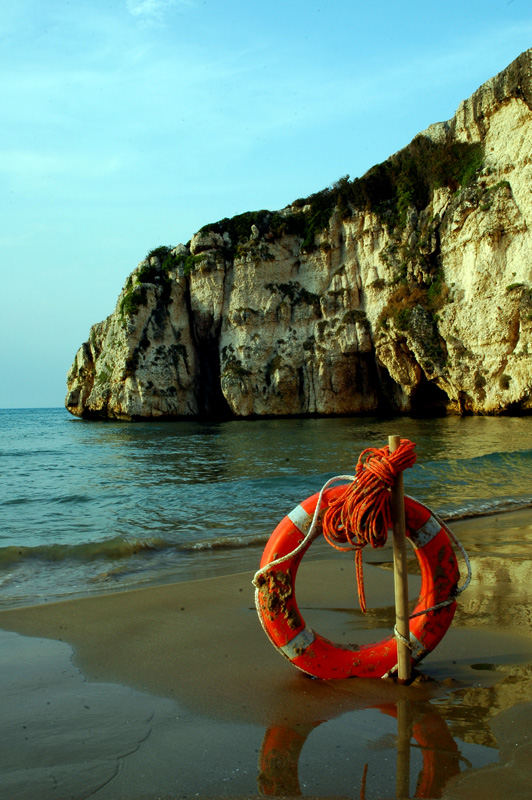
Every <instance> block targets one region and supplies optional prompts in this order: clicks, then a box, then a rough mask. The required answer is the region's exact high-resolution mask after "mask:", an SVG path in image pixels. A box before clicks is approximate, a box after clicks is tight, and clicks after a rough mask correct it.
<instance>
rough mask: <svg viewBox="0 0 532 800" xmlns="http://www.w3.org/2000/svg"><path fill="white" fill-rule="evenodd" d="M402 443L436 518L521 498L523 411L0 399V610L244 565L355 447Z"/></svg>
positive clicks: (527, 469) (525, 488)
mask: <svg viewBox="0 0 532 800" xmlns="http://www.w3.org/2000/svg"><path fill="white" fill-rule="evenodd" d="M391 434H398V435H400V436H401V437H402V438H407V439H410V440H411V441H413V442H415V443H416V452H417V459H418V460H417V463H416V465H415V466H414V467H413V468H412V469H410V470H408V471H407V473H405V478H404V480H405V489H406V491H407V493H408V494H411V495H412V496H414V497H416V498H418V499H419V500H421V501H422V502H423V503H425V504H426V505H429V506H430V507H431V508H432V509H433V510H434V511H436V512H437V513H439V514H441V515H442V516H445V517H446V518H448V519H453V518H459V517H463V516H475V515H479V514H483V513H486V512H502V511H505V510H507V509H512V508H519V507H524V506H527V505H530V504H531V503H532V482H531V479H530V475H531V467H532V417H501V418H490V417H466V418H459V417H445V418H438V419H411V418H395V419H380V418H375V417H361V418H360V417H359V418H354V417H349V418H347V417H345V418H319V419H266V420H261V419H257V420H249V421H248V420H246V421H227V422H197V421H189V422H153V421H152V422H138V423H118V422H103V421H102V422H95V421H84V420H80V419H76V418H74V417H72V416H70V415H69V414H68V412H66V411H65V410H64V409H61V408H53V409H7V410H0V466H1V482H0V607H6V606H12V605H21V604H30V603H42V602H48V601H51V600H56V599H59V598H63V597H69V596H76V595H78V596H79V595H85V594H90V593H93V592H108V591H113V590H117V589H126V588H135V587H140V586H145V585H149V584H153V583H160V582H168V581H182V580H188V579H193V578H205V577H209V576H211V575H220V574H228V573H232V572H240V571H249V573H250V576H251V575H252V574H253V572H254V571H255V569H256V568H257V566H258V562H259V560H260V555H261V552H262V549H263V547H264V544H265V542H266V541H267V539H268V537H269V535H270V533H271V531H272V530H273V528H274V527H275V526H276V524H277V523H278V522H279V521H280V520H281V519H282V518H283V517H284V516H285V514H286V513H287V512H288V511H290V510H291V509H292V508H293V507H294V506H296V505H297V504H298V503H299V502H300V501H301V500H303V499H305V498H306V497H308V496H309V495H311V494H313V493H314V492H316V491H318V490H319V489H320V488H321V486H322V485H323V484H324V483H325V481H326V480H328V479H329V478H331V477H332V476H333V475H337V474H352V473H353V472H354V469H355V465H356V462H357V459H358V456H359V454H360V452H361V451H362V450H364V449H365V448H367V447H382V446H383V445H385V444H386V443H387V440H388V436H389V435H391Z"/></svg>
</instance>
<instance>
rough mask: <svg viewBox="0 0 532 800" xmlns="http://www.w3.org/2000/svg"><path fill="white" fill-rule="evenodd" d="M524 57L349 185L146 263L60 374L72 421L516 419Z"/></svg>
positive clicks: (526, 212) (528, 395)
mask: <svg viewBox="0 0 532 800" xmlns="http://www.w3.org/2000/svg"><path fill="white" fill-rule="evenodd" d="M531 73H532V50H529V51H527V52H525V53H523V54H522V55H521V56H520V57H519V58H518V59H517V60H516V61H515V62H513V63H512V64H511V65H510V66H509V67H508V68H507V69H506V70H504V71H503V72H502V73H500V74H499V75H497V76H496V77H495V78H493V79H491V80H490V81H488V82H487V83H486V84H484V85H483V86H482V87H481V88H480V89H478V91H477V92H475V94H474V95H473V96H472V97H471V98H469V100H466V101H465V102H463V103H462V104H461V105H460V107H459V108H458V111H457V112H456V115H455V116H454V118H453V119H452V120H450V121H449V122H445V123H438V124H436V125H433V126H431V127H430V128H429V129H428V130H426V131H424V132H423V133H421V134H419V135H418V136H417V137H416V138H415V139H414V140H413V141H412V142H411V144H410V145H409V146H408V147H406V148H405V149H404V150H402V151H400V152H399V153H396V154H395V155H393V156H391V158H389V159H388V160H387V161H386V162H384V163H383V164H379V165H377V166H376V167H374V168H372V169H371V170H370V171H369V172H368V173H366V175H364V176H363V177H362V178H359V179H355V180H353V181H351V180H349V179H348V177H345V178H342V179H341V180H339V181H338V182H337V183H336V184H335V185H334V186H333V187H332V188H329V189H326V190H324V191H323V192H319V193H317V194H315V195H313V196H311V197H309V198H306V199H302V200H297V201H295V202H294V203H292V204H291V205H290V206H288V207H287V208H285V209H282V210H281V211H277V212H267V211H260V212H251V213H247V214H242V215H240V216H238V217H234V218H232V219H225V220H222V221H220V222H217V223H214V224H211V225H206V226H205V227H204V228H202V230H200V231H199V232H198V233H197V234H195V236H193V237H192V240H191V241H190V242H189V243H188V244H187V245H178V246H177V247H175V248H173V249H170V248H167V247H162V248H158V249H157V250H154V251H153V252H152V253H151V254H149V256H148V257H147V258H146V259H145V260H144V261H142V262H141V263H140V264H139V266H138V267H137V268H136V269H135V270H134V271H133V272H132V274H131V275H130V276H129V278H128V279H127V281H126V284H125V286H124V289H123V290H122V292H121V294H120V296H119V298H118V302H117V305H116V308H115V311H114V313H113V314H111V315H110V316H109V317H108V318H107V319H106V320H105V321H103V322H100V323H98V324H96V325H94V326H93V327H92V329H91V331H90V335H89V340H88V341H87V342H85V343H84V344H83V345H82V346H81V347H80V349H79V350H78V352H77V354H76V357H75V360H74V364H73V365H72V368H71V370H70V372H69V374H68V394H67V398H66V407H67V408H68V409H69V411H71V412H72V413H73V414H76V415H79V416H85V417H110V418H118V419H135V418H151V417H191V416H198V415H199V416H231V415H236V416H250V415H267V414H268V415H279V414H344V413H362V412H378V411H380V410H386V411H395V412H412V413H440V412H456V413H461V414H463V413H477V414H498V413H504V412H506V413H508V412H510V413H516V412H525V411H527V412H529V411H530V410H531V408H532V288H531V281H532V238H531V236H532V234H531V225H532V80H531Z"/></svg>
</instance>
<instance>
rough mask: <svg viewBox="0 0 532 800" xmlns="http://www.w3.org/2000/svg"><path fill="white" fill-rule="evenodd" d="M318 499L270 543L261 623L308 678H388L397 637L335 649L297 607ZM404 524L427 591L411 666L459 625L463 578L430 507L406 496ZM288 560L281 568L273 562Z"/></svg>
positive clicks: (413, 632) (259, 581) (262, 577)
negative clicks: (456, 615) (455, 619)
mask: <svg viewBox="0 0 532 800" xmlns="http://www.w3.org/2000/svg"><path fill="white" fill-rule="evenodd" d="M344 490H345V485H341V486H335V487H333V488H331V489H327V490H326V491H324V492H323V494H322V497H321V506H320V511H321V510H323V509H325V508H326V507H327V505H328V504H329V503H330V502H332V501H333V500H335V499H336V498H337V496H338V495H339V493H340V492H343V491H344ZM319 497H320V494H319V493H316V494H314V495H312V496H311V497H308V498H307V499H306V500H304V501H303V502H302V503H301V504H300V505H299V506H297V507H296V508H294V509H293V511H291V512H290V513H289V514H288V515H287V516H286V517H284V519H283V520H281V522H280V523H279V525H278V526H277V527H276V528H275V530H274V531H273V533H272V535H271V536H270V538H269V540H268V543H267V544H266V547H265V549H264V553H263V555H262V559H261V563H260V568H261V569H260V570H259V572H258V573H257V576H256V579H255V585H256V592H255V603H256V606H257V612H258V615H259V619H260V621H261V624H262V626H263V628H264V630H265V631H266V634H267V635H268V637H269V638H270V640H271V642H272V643H273V645H274V646H275V647H276V648H277V650H279V652H280V653H281V654H282V655H283V656H284V657H285V658H287V659H288V660H289V661H291V663H292V664H293V665H294V666H295V667H297V668H298V669H300V670H302V671H303V672H306V673H307V674H308V675H313V676H314V677H316V678H325V679H330V678H351V677H359V678H383V677H387V676H389V675H392V674H393V673H394V671H396V669H397V644H396V639H395V636H394V635H392V636H390V637H388V638H386V639H383V640H382V641H380V642H377V643H376V644H369V645H362V646H360V647H358V646H356V645H353V646H349V645H348V646H344V645H340V644H335V643H334V642H331V641H329V640H328V639H326V638H325V637H323V636H321V635H320V634H319V633H316V632H315V631H313V630H312V629H311V628H309V627H307V625H306V624H305V621H304V619H303V617H302V615H301V613H300V611H299V608H298V606H297V601H296V596H295V580H296V574H297V570H298V567H299V564H300V563H301V559H302V558H303V556H304V554H305V552H306V551H307V550H308V548H309V547H310V544H311V543H312V541H313V539H314V538H316V536H318V535H319V532H320V526H319V525H318V526H317V529H316V532H315V536H313V537H312V538H311V539H310V540H309V541H308V543H306V544H305V546H304V547H302V548H301V549H299V550H298V552H297V553H295V554H294V553H293V551H294V550H295V549H296V548H297V547H298V546H299V545H301V543H302V542H303V539H304V538H305V535H306V534H307V532H308V530H309V528H310V525H311V521H312V517H313V514H314V512H315V509H316V506H317V503H318V499H319ZM405 520H406V529H407V530H406V536H407V538H408V539H409V540H410V541H411V543H412V545H413V546H414V550H415V553H416V556H417V559H418V562H419V565H420V568H421V590H420V594H419V598H418V601H417V604H416V607H415V608H414V610H413V611H412V613H411V619H410V646H411V653H412V664H417V663H418V662H419V661H421V659H422V658H423V657H424V656H426V655H427V653H430V652H431V650H433V649H434V648H435V647H436V645H437V644H438V643H439V642H440V641H441V639H442V638H443V636H444V635H445V633H446V632H447V629H448V628H449V625H450V624H451V622H452V619H453V616H454V612H455V610H456V600H455V599H454V598H455V594H456V590H457V584H458V580H459V576H460V574H459V570H458V563H457V560H456V556H455V553H454V550H453V547H452V541H451V536H450V534H449V533H448V529H447V528H446V526H445V525H443V524H442V523H441V522H439V521H438V520H437V519H436V518H435V517H434V515H433V514H432V512H431V510H430V509H429V508H427V507H426V506H424V505H423V504H422V503H420V502H418V501H417V500H414V499H413V498H412V497H408V496H405ZM284 556H286V558H284V559H283V560H282V561H281V562H280V563H277V564H272V562H274V561H278V560H279V559H281V558H283V557H284ZM269 564H272V566H268V565H269ZM261 570H262V571H261Z"/></svg>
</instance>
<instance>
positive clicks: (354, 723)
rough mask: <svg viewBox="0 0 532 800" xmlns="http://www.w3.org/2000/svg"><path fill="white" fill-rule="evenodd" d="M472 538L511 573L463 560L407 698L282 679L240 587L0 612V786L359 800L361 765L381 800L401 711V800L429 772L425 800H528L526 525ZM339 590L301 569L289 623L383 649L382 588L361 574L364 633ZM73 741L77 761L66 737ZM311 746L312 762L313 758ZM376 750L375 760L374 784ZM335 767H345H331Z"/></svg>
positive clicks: (530, 663)
mask: <svg viewBox="0 0 532 800" xmlns="http://www.w3.org/2000/svg"><path fill="white" fill-rule="evenodd" d="M488 525H489V527H490V529H491V531H490V534H491V535H492V538H497V537H500V536H501V535H502V533H504V534H505V535H507V536H508V539H509V540H510V541H515V545H516V548H518V549H519V552H520V555H519V556H518V557H517V556H516V557H515V560H514V562H513V563H514V567H515V569H514V571H513V572H511V571H510V572H508V569H509V566H511V565H510V564H509V559H508V558H507V557H506V556H505V555H503V554H501V555H500V556H494V555H493V553H492V552H490V551H489V548H486V553H485V554H481V555H479V554H478V553H476V554H475V555H474V556H473V560H474V581H473V583H472V586H471V587H470V588H469V589H468V590H467V591H466V592H465V593H464V594H463V595H462V596H461V598H460V599H459V610H458V612H457V615H456V617H455V621H454V623H453V625H452V626H451V628H450V630H449V631H448V632H447V634H446V636H445V637H444V639H443V641H442V642H441V643H440V645H439V646H438V647H437V648H436V650H435V651H434V652H433V653H430V654H429V655H428V656H427V657H426V659H425V660H424V661H423V662H422V664H421V665H420V671H421V672H422V673H423V674H424V675H425V676H426V677H427V678H428V680H426V681H425V682H420V683H418V684H416V685H413V686H410V687H402V686H398V685H396V684H395V683H393V682H392V681H388V680H375V679H373V680H363V679H359V678H352V679H347V680H342V681H319V680H312V679H310V678H308V677H307V676H305V675H303V674H302V673H300V672H299V671H297V670H296V669H294V667H293V666H292V665H290V664H289V663H288V662H286V661H285V660H284V659H283V658H282V657H281V656H280V655H279V654H278V653H277V652H276V651H275V650H274V648H273V647H272V645H271V644H270V642H269V641H268V640H267V638H266V637H265V635H264V632H263V631H262V629H261V627H260V624H259V621H258V619H257V615H256V611H255V608H254V603H253V589H252V586H251V577H252V575H251V574H250V573H248V572H245V573H238V574H234V575H228V576H223V577H215V578H205V579H199V580H195V581H186V582H179V583H173V584H163V585H159V586H150V587H147V588H141V589H133V590H129V591H120V592H112V593H109V594H101V595H94V596H89V597H84V598H77V599H69V600H64V601H59V602H54V603H49V604H42V605H38V606H29V607H23V608H12V609H8V610H2V611H0V631H3V633H1V635H0V639H1V641H2V643H3V644H5V646H4V647H3V648H2V653H3V656H2V662H1V664H2V676H3V682H4V693H5V709H6V712H5V718H4V723H3V725H2V731H1V735H2V741H3V744H4V752H5V756H4V757H5V758H6V759H7V763H6V765H5V767H4V771H3V774H5V775H6V780H8V781H9V786H10V787H11V789H12V790H13V796H16V797H31V796H36V795H35V792H36V791H37V790H36V786H39V787H40V789H39V792H37V794H39V796H42V797H43V800H44V799H45V798H48V797H50V798H52V797H57V798H61V800H64V798H65V797H70V796H72V797H82V796H88V793H86V794H83V793H82V791H83V792H85V791H86V790H87V789H88V788H89V786H90V787H94V786H96V784H97V783H98V781H100V783H101V786H100V788H99V789H98V791H97V793H96V794H95V796H96V797H100V798H109V799H111V798H113V800H114V799H115V798H120V797H124V798H125V797H128V798H139V800H140V798H142V799H143V800H144V798H146V800H147V798H155V797H158V796H161V795H162V796H164V794H165V793H166V794H167V795H168V796H170V795H171V796H172V797H180V796H183V797H184V796H185V795H186V794H187V793H188V794H189V795H190V793H192V792H195V793H199V795H198V796H212V797H213V796H219V797H230V796H233V797H235V796H256V795H257V794H260V795H264V794H268V793H269V794H272V796H275V793H276V794H277V795H281V794H285V795H286V794H290V792H292V794H294V793H297V792H295V790H296V789H297V790H298V791H299V793H300V794H301V795H302V796H308V797H310V796H318V795H327V794H328V795H335V796H346V797H357V798H358V797H359V796H360V785H361V784H360V781H361V776H362V774H363V770H364V764H365V763H369V765H370V766H369V768H368V773H367V791H368V800H369V797H370V796H371V793H370V791H377V789H376V788H375V787H376V786H378V787H380V788H379V789H378V790H379V791H380V792H381V796H382V795H383V794H384V793H385V792H387V791H388V792H389V786H390V785H391V786H392V787H393V786H394V785H395V783H394V781H395V778H396V770H397V765H396V760H397V757H398V753H397V749H396V747H395V734H394V731H396V730H397V721H396V716H397V714H398V710H399V708H400V707H401V703H405V702H406V703H407V705H408V708H409V710H410V714H411V718H412V720H413V731H414V733H413V740H412V742H413V744H412V747H413V748H414V749H412V748H411V757H412V768H411V773H412V775H411V781H412V782H413V786H412V787H411V791H412V792H414V791H415V786H416V781H417V780H420V781H422V780H425V779H427V780H428V778H427V775H428V773H429V772H430V771H431V770H432V772H431V774H433V775H435V776H436V778H433V780H436V779H437V780H438V781H439V789H438V791H439V794H438V795H425V796H442V797H444V798H445V797H449V798H453V800H454V798H461V797H464V798H465V797H467V798H468V800H471V798H477V797H478V798H480V797H482V796H485V792H486V786H490V797H495V798H498V797H501V798H502V797H503V796H504V797H505V798H506V797H507V796H508V794H509V793H511V791H515V796H520V797H526V796H527V794H526V792H527V791H529V790H528V788H525V787H528V786H530V781H531V780H532V775H531V768H530V767H529V766H528V764H529V763H530V760H529V758H528V755H529V754H530V748H531V747H532V745H531V726H530V723H529V722H528V720H529V718H530V717H529V714H530V711H531V710H532V704H531V703H530V702H529V698H530V697H531V696H532V641H531V638H530V623H529V624H528V627H525V624H526V623H525V622H523V620H524V618H525V617H526V610H527V608H528V606H529V605H530V595H531V594H532V588H529V587H531V586H532V582H530V581H529V577H530V575H531V574H532V559H528V558H526V557H525V556H526V545H527V536H528V537H529V538H528V541H531V540H532V512H530V511H525V510H521V511H519V512H515V513H513V514H507V513H505V514H501V515H500V517H498V518H495V517H491V518H489V522H488ZM455 528H456V532H457V533H458V535H459V536H460V538H462V539H467V537H468V536H472V537H476V536H477V535H479V534H480V535H482V536H483V537H484V536H485V526H483V524H482V521H481V520H479V519H478V518H477V519H476V520H475V521H473V522H471V521H465V520H464V521H460V522H459V523H458V522H456V523H453V530H454V529H455ZM486 541H489V536H488V537H487V539H486ZM303 566H304V567H305V568H304V569H303ZM504 569H506V570H507V572H504ZM353 577H354V576H353V572H352V569H351V565H350V564H349V563H348V565H347V568H345V561H344V562H340V561H338V560H337V559H327V560H326V561H313V560H309V562H308V564H305V563H304V565H302V568H301V572H300V574H299V575H298V603H299V606H300V608H301V611H302V613H303V616H304V618H305V620H306V622H307V624H310V625H311V627H314V628H316V629H317V630H319V632H320V633H323V634H324V635H326V636H328V637H329V638H332V639H333V640H334V639H335V638H336V640H339V638H338V637H340V636H345V635H348V636H349V637H351V636H353V638H356V640H357V641H358V642H359V643H361V642H362V641H363V639H364V636H366V637H367V640H368V641H374V640H377V639H379V638H381V637H382V636H383V635H384V634H388V633H389V624H388V620H389V617H390V613H391V606H390V603H391V601H392V600H391V599H392V598H393V591H392V592H391V593H390V580H391V575H390V571H389V570H387V569H382V568H381V567H379V566H376V565H374V564H368V565H367V566H366V567H365V577H366V586H367V591H368V604H369V605H370V606H371V607H372V608H373V609H374V611H373V612H372V613H370V614H369V615H368V617H367V618H362V616H361V614H360V612H357V610H356V598H355V591H354V587H353ZM416 580H417V578H416V576H412V578H411V584H412V591H413V592H414V596H415V594H416V591H417V590H416V586H417V584H416ZM483 604H485V606H486V607H484V605H483ZM519 608H521V609H522V611H523V614H521V616H520V615H519V613H518V612H519ZM45 698H48V699H45ZM73 698H74V699H73ZM46 703H49V705H48V706H46ZM47 709H48V712H47ZM43 713H44V716H43ZM85 718H87V719H88V723H87V725H86V726H85V727H83V724H84V723H83V720H84V719H85ZM148 720H151V721H148ZM80 725H81V726H82V728H83V737H84V740H85V741H87V742H89V748H88V751H86V750H85V749H84V748H82V747H81V745H80V742H79V741H78V738H77V734H76V731H77V729H78V728H79V726H80ZM23 726H26V727H25V728H24V727H23ZM23 732H24V733H23ZM353 735H354V738H353ZM25 736H26V737H27V738H24V737H25ZM427 736H428V740H429V741H428V745H427V744H425V745H420V741H425V740H426V738H427ZM83 737H82V738H83ZM323 737H325V739H324V738H323ZM390 737H391V738H390ZM416 737H417V738H416ZM423 737H425V739H424V738H423ZM431 737H432V738H431ZM322 740H323V742H322ZM348 741H349V742H350V747H347V744H346V742H348ZM58 742H60V743H61V746H60V747H59V746H58ZM229 742H230V744H229ZM314 742H316V743H318V742H322V747H323V748H324V752H323V753H322V755H321V756H319V755H317V756H315V757H314V758H311V753H313V752H314V748H315V747H316V746H317V744H314ZM378 742H381V745H379V746H380V747H381V748H384V752H385V755H386V760H385V763H386V766H385V767H383V768H382V770H381V772H382V774H381V775H379V770H378V768H377V767H376V764H375V761H374V758H375V752H376V750H375V748H376V747H377V744H378ZM170 743H171V744H170ZM416 743H417V750H416V749H415V748H416ZM15 744H16V746H17V747H19V748H22V749H21V751H20V752H21V753H22V754H23V756H24V758H22V756H20V757H17V756H16V753H15ZM346 748H347V749H346ZM420 748H421V750H420ZM170 749H171V754H170V753H169V750H170ZM377 750H378V747H377ZM418 750H419V752H418ZM43 753H45V754H46V758H44V760H43ZM125 753H127V754H128V755H124V754H125ZM338 753H340V754H345V759H344V760H342V759H340V764H339V763H338ZM420 753H422V754H423V758H421V755H420ZM426 753H430V754H431V759H432V761H431V767H430V770H429V765H428V764H425V763H424V761H423V759H425V758H426V757H427V756H426ZM453 753H454V755H453ZM161 754H164V756H165V757H164V759H163V758H162V755H161ZM172 754H173V756H172ZM198 754H199V755H198ZM201 754H203V755H201ZM348 754H349V757H348ZM200 756H201V757H200ZM10 759H11V760H10ZM80 759H81V761H83V765H82V768H81V769H80ZM316 759H317V761H318V763H317V764H316V763H315V762H316ZM420 759H421V761H420ZM464 759H465V761H469V762H470V763H471V765H472V766H471V767H470V768H469V769H467V768H466V769H464V764H465V761H464ZM499 759H500V760H499ZM17 764H18V767H17V768H15V767H14V766H13V765H17ZM28 764H29V765H32V766H27V765H28ZM24 765H26V766H24ZM318 766H319V769H318ZM414 773H416V774H414ZM53 775H55V776H56V777H55V780H56V782H57V780H59V783H57V786H58V787H62V789H61V790H59V788H57V791H56V790H54V789H53V785H52V784H53V781H52V776H53ZM141 775H144V777H141ZM57 776H60V777H59V779H58V777H57ZM61 776H62V777H61ZM105 776H107V777H105ZM486 781H487V783H486ZM494 782H495V784H494ZM497 782H498V783H497ZM527 782H528V783H527ZM17 787H18V788H17ZM24 787H26V788H24ZM83 787H84V788H83ZM349 787H351V788H349ZM482 787H484V788H482ZM435 788H437V787H435V786H434V785H432V787H431V791H435ZM15 789H17V791H18V793H16V792H15V791H14V790H15ZM451 789H452V793H451V794H448V795H447V794H446V792H447V791H449V792H451ZM270 790H271V791H270ZM274 790H275V791H274ZM510 790H511V791H510ZM61 791H63V793H62V794H61ZM91 791H92V789H91ZM482 791H484V795H482ZM25 792H26V793H25ZM32 792H33V794H32ZM54 792H55V793H54ZM69 792H70V794H69ZM76 792H78V794H76ZM176 792H177V793H176ZM494 792H495V793H494ZM497 792H499V793H498V794H497ZM519 792H521V793H520V794H519ZM377 796H378V795H377ZM414 796H422V795H414Z"/></svg>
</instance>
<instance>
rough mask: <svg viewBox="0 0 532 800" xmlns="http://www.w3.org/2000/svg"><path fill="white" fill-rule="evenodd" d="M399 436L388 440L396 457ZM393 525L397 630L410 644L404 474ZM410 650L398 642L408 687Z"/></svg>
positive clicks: (395, 494) (395, 495) (395, 493)
mask: <svg viewBox="0 0 532 800" xmlns="http://www.w3.org/2000/svg"><path fill="white" fill-rule="evenodd" d="M400 441H401V438H400V437H399V436H389V437H388V447H389V449H390V453H393V452H394V450H396V449H397V448H398V447H399V444H400ZM392 523H393V576H394V589H395V627H396V630H397V632H398V633H399V634H400V635H401V636H404V638H405V639H406V640H407V641H408V642H409V641H410V627H409V623H408V570H407V563H406V524H405V504H404V489H403V473H402V472H400V473H399V475H398V476H397V478H396V479H395V483H394V485H393V486H392ZM410 673H411V661H410V649H409V648H408V647H407V645H406V644H405V642H402V641H401V640H400V639H397V679H398V681H399V683H406V682H407V681H408V680H409V679H410Z"/></svg>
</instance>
